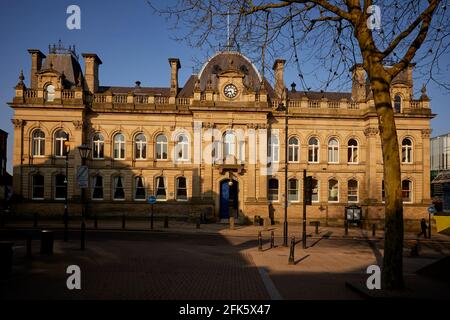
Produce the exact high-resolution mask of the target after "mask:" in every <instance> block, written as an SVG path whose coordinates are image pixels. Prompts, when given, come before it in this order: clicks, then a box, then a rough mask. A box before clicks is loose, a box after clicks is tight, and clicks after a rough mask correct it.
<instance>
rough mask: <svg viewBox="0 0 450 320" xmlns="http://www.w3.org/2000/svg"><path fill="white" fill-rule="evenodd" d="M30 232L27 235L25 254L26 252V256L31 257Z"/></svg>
mask: <svg viewBox="0 0 450 320" xmlns="http://www.w3.org/2000/svg"><path fill="white" fill-rule="evenodd" d="M31 239H32V237H31V234H28V235H27V254H26V256H25V257H26V258H28V259H31V256H32V255H31Z"/></svg>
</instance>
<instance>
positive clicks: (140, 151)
mask: <svg viewBox="0 0 450 320" xmlns="http://www.w3.org/2000/svg"><path fill="white" fill-rule="evenodd" d="M134 146H135V147H134V155H135V159H136V160H145V159H147V139H146V138H145V135H144V134H143V133H139V134H138V135H136V137H135V138H134Z"/></svg>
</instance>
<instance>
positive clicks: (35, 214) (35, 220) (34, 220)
mask: <svg viewBox="0 0 450 320" xmlns="http://www.w3.org/2000/svg"><path fill="white" fill-rule="evenodd" d="M37 226H38V214H37V212H35V213H34V215H33V228H37Z"/></svg>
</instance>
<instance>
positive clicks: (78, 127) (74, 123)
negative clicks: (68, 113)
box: [72, 120, 83, 130]
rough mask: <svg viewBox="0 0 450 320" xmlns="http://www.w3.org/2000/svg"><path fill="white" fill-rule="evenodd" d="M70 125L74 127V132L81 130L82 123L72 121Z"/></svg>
mask: <svg viewBox="0 0 450 320" xmlns="http://www.w3.org/2000/svg"><path fill="white" fill-rule="evenodd" d="M72 123H73V126H74V127H75V129H76V130H81V129H83V121H81V120H73V121H72Z"/></svg>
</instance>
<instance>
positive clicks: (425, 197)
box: [422, 129, 431, 204]
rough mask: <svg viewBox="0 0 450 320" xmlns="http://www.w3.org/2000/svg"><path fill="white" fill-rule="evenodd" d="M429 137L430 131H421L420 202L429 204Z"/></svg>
mask: <svg viewBox="0 0 450 320" xmlns="http://www.w3.org/2000/svg"><path fill="white" fill-rule="evenodd" d="M430 135H431V129H423V130H422V171H423V189H422V190H423V193H422V202H423V203H427V204H428V203H431V195H430V184H431V181H430V179H431V178H430Z"/></svg>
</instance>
